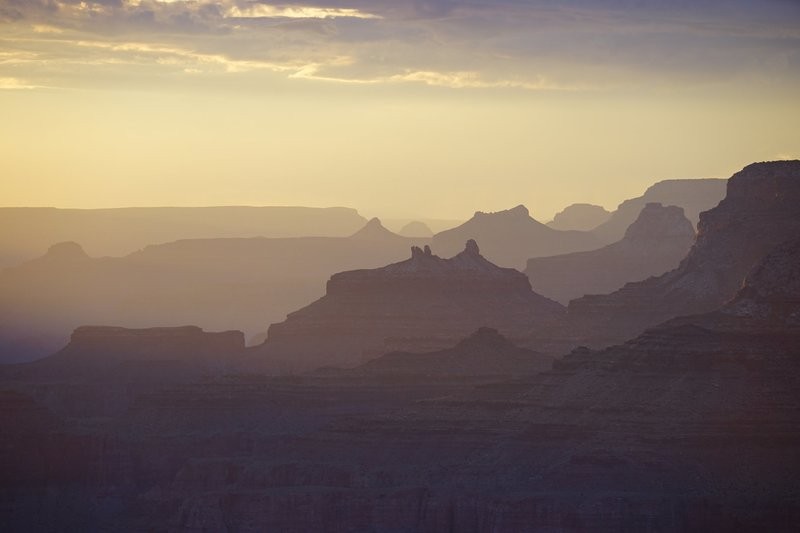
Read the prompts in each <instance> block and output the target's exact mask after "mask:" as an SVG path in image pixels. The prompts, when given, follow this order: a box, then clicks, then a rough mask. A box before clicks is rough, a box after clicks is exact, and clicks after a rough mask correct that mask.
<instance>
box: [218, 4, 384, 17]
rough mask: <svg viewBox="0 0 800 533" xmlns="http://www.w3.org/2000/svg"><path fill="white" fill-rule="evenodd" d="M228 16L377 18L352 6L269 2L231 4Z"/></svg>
mask: <svg viewBox="0 0 800 533" xmlns="http://www.w3.org/2000/svg"><path fill="white" fill-rule="evenodd" d="M225 16H226V17H228V18H290V19H333V18H355V19H379V18H383V17H381V16H379V15H375V14H372V13H365V12H363V11H359V10H358V9H352V8H334V7H314V6H292V5H290V6H273V5H269V4H251V5H249V6H247V7H239V6H236V5H234V6H231V7H230V8H228V10H227V11H226V12H225Z"/></svg>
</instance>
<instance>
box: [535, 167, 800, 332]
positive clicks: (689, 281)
mask: <svg viewBox="0 0 800 533" xmlns="http://www.w3.org/2000/svg"><path fill="white" fill-rule="evenodd" d="M798 233H800V161H777V162H769V163H754V164H752V165H749V166H747V167H745V168H744V169H743V170H741V171H740V172H737V173H736V174H734V175H733V176H732V177H731V178H730V180H729V182H728V194H727V196H726V197H725V199H724V200H723V201H721V202H720V204H719V205H718V206H717V207H715V208H714V209H711V210H710V211H706V212H705V213H702V214H701V215H700V222H699V225H698V234H697V238H696V240H695V243H694V245H693V246H692V248H691V250H690V252H689V254H688V255H687V257H686V258H685V259H684V260H683V261H682V262H681V264H680V265H679V266H678V268H676V269H675V270H672V271H670V272H667V273H666V274H663V275H662V276H659V277H655V278H650V279H647V280H644V281H641V282H636V283H629V284H627V285H625V286H624V287H623V288H621V289H620V290H618V291H615V292H613V293H611V294H608V295H597V296H585V297H583V298H579V299H576V300H573V301H571V302H570V304H569V307H568V326H567V327H566V330H565V335H570V334H571V335H574V336H575V337H576V338H577V337H580V342H579V344H589V345H594V346H603V345H609V344H615V343H619V342H622V341H624V340H626V339H629V338H631V337H634V336H636V335H638V334H639V333H641V332H642V331H643V330H644V329H646V328H647V327H650V326H653V325H656V324H658V323H660V322H663V321H665V320H667V319H670V318H672V317H676V316H680V315H690V314H697V313H706V312H710V311H712V310H714V309H716V308H718V307H720V306H721V305H722V304H724V303H725V302H726V301H728V300H729V299H731V298H733V296H734V295H735V294H736V292H737V291H738V289H739V288H740V287H741V286H742V282H743V280H744V278H745V276H746V275H747V273H748V272H749V270H750V269H751V268H752V267H753V266H754V265H755V264H757V263H758V262H759V261H760V260H761V259H763V257H764V256H765V255H766V254H767V253H768V252H769V251H770V250H772V249H773V248H774V247H775V246H776V245H778V244H780V243H782V242H784V241H786V240H788V239H790V238H792V237H794V236H796V235H797V234H798ZM567 330H569V331H571V332H572V333H566V331H567ZM548 334H550V333H548Z"/></svg>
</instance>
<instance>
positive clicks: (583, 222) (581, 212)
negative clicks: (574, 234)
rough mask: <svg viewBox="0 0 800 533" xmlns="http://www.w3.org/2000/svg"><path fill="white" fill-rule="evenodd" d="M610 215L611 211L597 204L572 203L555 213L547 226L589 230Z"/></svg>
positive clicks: (560, 228) (563, 229)
mask: <svg viewBox="0 0 800 533" xmlns="http://www.w3.org/2000/svg"><path fill="white" fill-rule="evenodd" d="M610 217H611V213H610V212H608V211H606V209H605V208H604V207H601V206H599V205H593V204H572V205H569V206H567V207H565V208H564V209H563V210H561V211H559V212H558V213H556V215H555V216H554V217H553V220H551V221H550V222H548V223H547V226H548V227H551V228H553V229H557V230H562V231H565V230H577V231H589V230H593V229H594V228H596V227H597V226H599V225H600V224H602V223H604V222H606V221H607V220H608V219H609V218H610Z"/></svg>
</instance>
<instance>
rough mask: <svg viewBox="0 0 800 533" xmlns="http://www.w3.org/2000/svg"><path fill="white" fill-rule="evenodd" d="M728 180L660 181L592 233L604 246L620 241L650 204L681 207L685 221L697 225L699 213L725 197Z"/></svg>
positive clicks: (621, 208) (624, 204) (618, 210)
mask: <svg viewBox="0 0 800 533" xmlns="http://www.w3.org/2000/svg"><path fill="white" fill-rule="evenodd" d="M725 181H726V180H724V179H676V180H664V181H659V182H658V183H655V184H653V185H652V186H650V187H648V189H647V190H646V191H645V193H644V194H643V195H642V196H639V197H638V198H631V199H630V200H625V201H624V202H622V203H621V204H619V207H617V209H616V211H614V212H613V213H612V214H611V216H610V218H609V219H608V220H607V221H605V222H604V223H602V224H601V225H599V226H597V227H596V228H594V229H593V230H592V233H593V234H594V235H595V236H596V237H597V238H598V239H599V240H601V241H602V242H603V243H612V242H616V241H618V240H619V239H621V238H622V237H623V235H624V234H625V231H626V228H628V226H630V225H631V224H632V223H633V222H634V221H635V220H636V217H638V216H639V213H640V212H641V210H642V209H643V208H644V206H645V205H647V204H648V203H659V204H663V205H675V206H678V207H682V208H683V212H684V213H685V214H686V218H688V219H689V221H690V222H691V223H692V224H694V225H697V223H698V221H699V219H700V213H702V212H703V211H707V210H709V209H711V208H713V207H715V206H716V205H717V204H718V203H719V202H720V200H722V199H723V198H724V197H725V188H726V185H725Z"/></svg>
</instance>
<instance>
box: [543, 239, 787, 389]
mask: <svg viewBox="0 0 800 533" xmlns="http://www.w3.org/2000/svg"><path fill="white" fill-rule="evenodd" d="M798 357H800V238H794V239H790V240H788V241H786V242H784V243H782V244H779V245H778V246H776V247H774V248H773V249H772V251H770V252H769V253H768V254H767V255H766V256H765V257H764V258H763V259H762V260H761V261H760V262H759V263H758V264H757V265H756V266H755V267H754V268H753V269H752V270H751V272H750V274H748V276H747V278H746V279H745V281H744V285H743V286H742V288H741V289H740V290H739V291H738V292H737V294H736V296H735V297H734V298H733V299H731V300H730V301H729V302H727V303H726V304H724V305H723V306H721V307H720V308H719V309H717V310H715V311H712V312H709V313H702V314H698V315H689V316H681V317H677V318H674V319H672V320H669V321H667V322H665V323H663V324H659V325H657V326H655V327H653V328H651V329H648V330H647V331H645V332H644V333H643V334H641V335H639V336H638V337H636V338H634V339H631V340H629V341H627V342H625V343H624V344H621V345H618V346H612V347H609V348H607V349H605V350H602V351H599V352H592V351H591V350H586V349H579V350H575V351H573V352H572V353H571V354H570V355H568V356H566V357H565V358H563V359H562V360H561V361H559V363H558V364H559V366H560V367H562V368H563V367H575V366H589V367H602V368H614V369H619V368H634V369H639V370H651V371H652V370H658V371H662V372H671V373H674V372H680V371H686V370H687V369H698V368H705V369H709V368H711V367H714V366H724V365H730V364H739V365H743V366H745V367H748V368H753V367H755V368H760V367H764V366H773V367H774V366H785V365H788V366H789V367H791V369H792V372H798V376H800V366H798V365H797V362H798Z"/></svg>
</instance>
